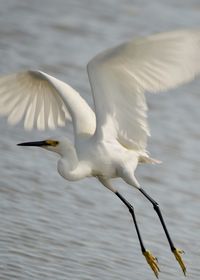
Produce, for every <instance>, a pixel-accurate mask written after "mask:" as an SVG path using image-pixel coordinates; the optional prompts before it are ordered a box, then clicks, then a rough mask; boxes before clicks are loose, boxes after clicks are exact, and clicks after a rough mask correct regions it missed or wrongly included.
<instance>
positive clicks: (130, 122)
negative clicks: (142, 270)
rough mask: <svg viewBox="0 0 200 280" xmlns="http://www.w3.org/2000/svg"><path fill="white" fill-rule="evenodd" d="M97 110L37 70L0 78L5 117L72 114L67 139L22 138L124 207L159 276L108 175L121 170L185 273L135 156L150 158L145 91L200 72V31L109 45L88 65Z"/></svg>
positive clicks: (29, 124)
mask: <svg viewBox="0 0 200 280" xmlns="http://www.w3.org/2000/svg"><path fill="white" fill-rule="evenodd" d="M87 70H88V76H89V80H90V85H91V89H92V94H93V100H94V111H93V110H92V109H91V108H90V107H89V105H88V104H87V103H86V101H85V100H84V99H83V98H82V97H81V96H80V95H79V93H78V92H77V91H75V90H74V89H73V88H71V87H70V86H69V85H67V84H66V83H64V82H61V81H59V80H58V79H56V78H54V77H52V76H50V75H48V74H46V73H44V72H41V71H26V72H21V73H17V74H11V75H8V76H5V77H1V78H0V114H1V115H3V116H7V117H8V122H9V123H10V124H16V123H18V122H19V121H21V120H23V122H24V127H25V129H28V130H31V129H32V128H34V127H35V128H38V129H39V130H44V129H47V128H52V129H53V128H56V127H58V126H64V125H65V123H66V122H67V121H70V120H71V121H72V124H73V128H74V143H73V144H72V143H71V142H70V141H69V140H68V139H64V140H62V141H58V140H54V139H53V140H52V139H48V140H45V141H38V142H28V143H21V144H18V145H21V146H39V147H42V148H45V149H47V150H49V151H53V152H56V153H58V154H59V155H60V159H59V160H58V172H59V174H60V175H61V176H63V177H64V178H65V179H67V180H69V181H76V180H80V179H82V178H85V177H91V176H93V177H96V178H98V180H99V181H100V182H101V183H102V184H103V185H104V186H106V187H107V188H108V189H109V190H111V191H112V192H113V193H115V194H116V195H117V196H118V197H119V198H120V199H121V200H122V202H123V203H124V204H125V205H126V206H127V207H128V209H129V211H130V213H131V215H132V218H133V222H134V224H135V227H136V231H137V235H138V238H139V242H140V246H141V250H142V253H143V255H144V256H145V258H146V260H147V262H148V263H149V265H150V267H151V268H152V270H153V271H154V273H155V275H156V277H158V273H159V267H158V263H157V259H156V258H155V257H154V256H153V254H151V252H150V251H148V250H146V248H145V246H144V243H143V241H142V238H141V235H140V232H139V229H138V225H137V222H136V218H135V214H134V209H133V206H132V205H131V204H130V203H129V202H128V201H127V200H126V199H125V198H124V197H123V196H122V195H121V194H120V193H119V192H118V191H117V189H116V188H115V186H114V184H113V182H112V179H113V178H116V177H121V178H122V179H123V180H124V181H125V182H126V183H127V184H129V185H130V186H133V187H134V188H135V189H137V190H139V191H140V192H141V193H142V194H143V195H144V196H145V197H146V198H147V199H148V200H149V201H150V202H151V203H152V205H153V207H154V209H155V211H156V213H157V214H158V216H159V219H160V221H161V224H162V226H163V229H164V231H165V234H166V237H167V239H168V242H169V245H170V248H171V251H172V252H173V254H174V255H175V257H176V259H177V261H178V262H179V264H180V266H181V268H182V270H183V272H184V274H185V273H186V267H185V265H184V262H183V260H182V258H181V253H182V252H183V251H182V250H179V249H177V248H176V247H175V246H174V244H173V242H172V240H171V237H170V235H169V233H168V231H167V228H166V225H165V222H164V220H163V217H162V214H161V211H160V209H159V206H158V203H157V202H156V201H155V200H154V199H152V198H151V197H150V196H149V195H148V194H147V193H146V192H145V191H144V189H143V188H142V187H141V186H140V184H139V183H138V181H137V180H136V178H135V175H134V171H135V169H136V167H137V165H138V163H154V162H156V160H154V159H152V158H150V156H149V154H148V152H147V150H146V146H147V137H148V136H149V135H150V131H149V127H148V123H147V105H146V101H145V96H144V92H152V93H156V92H160V91H166V90H168V89H171V88H174V87H176V86H178V85H180V84H182V83H186V82H189V81H191V80H192V79H193V78H194V77H195V76H196V75H197V74H198V73H199V72H200V31H199V30H181V31H172V32H168V33H161V34H156V35H152V36H149V37H147V38H142V39H137V40H135V41H130V42H127V43H124V44H122V45H120V46H117V47H114V48H111V49H108V50H106V51H104V52H102V53H100V54H99V55H97V56H96V57H94V58H93V59H92V60H91V61H90V62H89V64H88V66H87Z"/></svg>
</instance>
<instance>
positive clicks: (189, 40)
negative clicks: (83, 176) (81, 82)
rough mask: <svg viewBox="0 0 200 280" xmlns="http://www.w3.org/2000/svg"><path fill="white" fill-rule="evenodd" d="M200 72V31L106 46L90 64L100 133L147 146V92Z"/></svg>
mask: <svg viewBox="0 0 200 280" xmlns="http://www.w3.org/2000/svg"><path fill="white" fill-rule="evenodd" d="M199 72H200V31H199V30H182V31H174V32H168V33H161V34H156V35H153V36H150V37H147V38H144V39H138V40H135V41H133V42H132V41H131V42H128V43H125V44H122V45H120V46H118V47H115V48H112V49H109V50H106V51H105V52H103V53H100V54H99V55H97V56H96V57H95V58H93V59H92V60H91V61H90V62H89V64H88V75H89V80H90V84H91V88H92V92H93V97H94V103H95V111H96V117H97V129H96V136H97V137H99V138H107V139H114V138H115V139H117V140H118V141H119V142H120V143H121V144H122V145H123V146H125V147H127V148H129V149H139V150H145V148H146V144H147V136H148V135H149V134H150V132H149V128H148V123H147V105H146V101H145V96H144V92H145V91H149V92H159V91H164V90H168V89H170V88H174V87H176V86H178V85H180V84H182V83H186V82H188V81H190V80H192V79H193V78H194V77H195V75H196V74H197V73H199Z"/></svg>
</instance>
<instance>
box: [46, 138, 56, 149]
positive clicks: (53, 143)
mask: <svg viewBox="0 0 200 280" xmlns="http://www.w3.org/2000/svg"><path fill="white" fill-rule="evenodd" d="M45 143H46V145H48V146H52V147H56V146H57V145H58V144H59V141H57V140H46V141H45Z"/></svg>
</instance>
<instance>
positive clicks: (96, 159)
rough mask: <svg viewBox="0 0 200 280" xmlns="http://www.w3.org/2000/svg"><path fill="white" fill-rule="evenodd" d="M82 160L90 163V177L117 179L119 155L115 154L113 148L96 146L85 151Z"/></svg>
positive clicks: (101, 145)
mask: <svg viewBox="0 0 200 280" xmlns="http://www.w3.org/2000/svg"><path fill="white" fill-rule="evenodd" d="M84 160H86V161H87V162H88V163H90V166H91V170H92V174H91V175H92V176H103V177H106V178H115V177H117V167H118V165H119V162H120V153H116V151H115V149H113V146H111V147H109V146H108V145H103V144H99V145H96V146H95V147H93V148H92V149H90V150H89V151H85V153H84Z"/></svg>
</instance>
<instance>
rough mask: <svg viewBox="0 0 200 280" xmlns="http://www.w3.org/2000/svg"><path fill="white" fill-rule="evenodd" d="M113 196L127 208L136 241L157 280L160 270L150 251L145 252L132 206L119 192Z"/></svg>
mask: <svg viewBox="0 0 200 280" xmlns="http://www.w3.org/2000/svg"><path fill="white" fill-rule="evenodd" d="M115 194H116V195H117V196H118V197H119V198H120V200H121V201H122V202H123V203H124V204H125V205H126V206H127V208H128V210H129V212H130V213H131V216H132V218H133V222H134V225H135V229H136V232H137V236H138V239H139V243H140V247H141V251H142V254H143V255H144V256H145V258H146V260H147V262H148V264H149V265H150V267H151V269H152V270H153V272H154V274H155V276H156V277H157V278H158V272H159V271H160V270H159V267H158V264H157V259H156V258H155V257H154V256H153V255H152V254H151V252H150V251H147V250H146V249H145V247H144V243H143V241H142V237H141V234H140V231H139V227H138V224H137V220H136V217H135V213H134V208H133V206H132V205H131V204H130V203H129V202H128V201H127V200H126V199H125V198H124V197H123V196H122V195H121V194H120V193H119V192H116V193H115Z"/></svg>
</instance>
